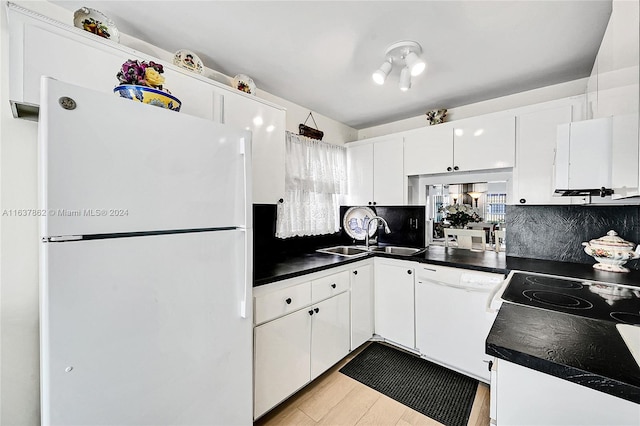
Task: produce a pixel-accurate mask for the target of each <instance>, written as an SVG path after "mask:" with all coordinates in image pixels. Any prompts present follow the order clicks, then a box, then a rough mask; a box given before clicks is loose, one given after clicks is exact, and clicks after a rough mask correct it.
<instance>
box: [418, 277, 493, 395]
mask: <svg viewBox="0 0 640 426" xmlns="http://www.w3.org/2000/svg"><path fill="white" fill-rule="evenodd" d="M503 281H504V275H501V274H492V273H487V272H479V271H470V270H465V269H459V268H450V267H446V266H434V265H423V266H420V267H419V268H416V288H415V292H416V293H415V304H416V346H417V348H418V349H419V350H420V354H421V355H422V356H423V357H424V358H426V359H429V360H431V361H434V362H436V363H438V364H441V365H444V366H446V367H449V368H451V369H452V370H456V371H459V372H461V373H464V374H466V375H468V376H471V377H474V378H476V379H479V380H482V381H483V382H486V383H489V382H490V377H491V373H490V371H489V367H488V365H489V361H490V359H491V357H490V356H488V355H486V354H485V340H486V338H487V335H488V334H489V330H490V329H491V325H492V324H493V321H494V319H495V317H496V312H495V311H494V310H493V309H490V308H489V305H490V298H491V297H492V296H493V293H494V290H495V289H496V288H497V287H499V286H500V285H501V284H502V283H503Z"/></svg>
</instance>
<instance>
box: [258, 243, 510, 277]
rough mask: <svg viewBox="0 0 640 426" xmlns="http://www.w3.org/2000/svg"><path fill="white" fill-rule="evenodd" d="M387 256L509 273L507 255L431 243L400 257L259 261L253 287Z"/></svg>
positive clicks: (307, 256)
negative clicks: (421, 251)
mask: <svg viewBox="0 0 640 426" xmlns="http://www.w3.org/2000/svg"><path fill="white" fill-rule="evenodd" d="M374 256H377V257H387V258H393V259H399V260H407V261H411V262H421V263H432V264H434V265H442V266H452V267H457V268H465V269H473V270H478V271H485V272H495V273H499V274H506V273H508V272H509V270H508V269H507V268H506V264H507V263H506V256H505V254H504V253H502V252H501V253H496V252H495V251H485V252H475V251H471V250H461V249H456V248H452V247H441V246H430V247H429V248H428V249H427V250H426V251H425V252H423V253H421V254H418V255H415V256H399V255H393V254H387V253H370V254H367V255H365V256H362V257H344V256H339V255H333V254H326V253H317V252H312V253H304V254H299V255H293V256H287V257H283V258H280V259H278V260H276V261H272V262H269V261H262V262H261V261H259V260H257V261H256V263H255V265H254V277H253V286H254V287H258V286H261V285H264V284H269V283H272V282H275V281H281V280H285V279H288V278H293V277H297V276H300V275H305V274H309V273H312V272H317V271H322V270H324V269H329V268H333V267H335V266H340V265H346V264H349V263H353V262H357V261H360V260H363V259H368V258H371V257H374Z"/></svg>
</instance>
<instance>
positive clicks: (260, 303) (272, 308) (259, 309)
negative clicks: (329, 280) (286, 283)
mask: <svg viewBox="0 0 640 426" xmlns="http://www.w3.org/2000/svg"><path fill="white" fill-rule="evenodd" d="M310 303H311V282H305V283H301V284H297V285H294V286H291V287H287V288H283V289H281V290H277V291H274V292H272V293H267V294H264V295H261V296H257V297H256V298H255V305H254V309H255V315H254V319H255V322H256V324H261V323H263V322H265V321H269V320H271V319H274V318H278V317H280V316H282V315H286V314H288V313H290V312H293V311H296V310H298V309H300V308H302V307H304V306H307V305H309V304H310Z"/></svg>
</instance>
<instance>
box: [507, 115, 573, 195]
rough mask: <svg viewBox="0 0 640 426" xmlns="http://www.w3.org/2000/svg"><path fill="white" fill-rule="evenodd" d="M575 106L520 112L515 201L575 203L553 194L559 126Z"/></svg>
mask: <svg viewBox="0 0 640 426" xmlns="http://www.w3.org/2000/svg"><path fill="white" fill-rule="evenodd" d="M572 109H573V107H572V105H571V104H564V105H556V106H549V107H547V108H545V109H541V110H536V111H533V112H529V113H525V114H520V115H518V159H517V162H516V167H514V169H513V200H514V204H572V203H573V202H574V200H573V198H574V197H557V196H556V197H554V196H553V190H554V187H553V173H554V170H553V169H554V155H555V149H556V138H557V128H558V125H560V124H566V123H570V122H571V121H572ZM575 202H579V201H575Z"/></svg>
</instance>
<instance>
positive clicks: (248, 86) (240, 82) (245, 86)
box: [233, 74, 256, 95]
mask: <svg viewBox="0 0 640 426" xmlns="http://www.w3.org/2000/svg"><path fill="white" fill-rule="evenodd" d="M233 87H234V88H236V89H238V90H240V91H241V92H245V93H248V94H250V95H255V94H256V84H255V83H254V82H253V79H252V78H251V77H249V76H248V75H244V74H238V75H236V76H235V77H233Z"/></svg>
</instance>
